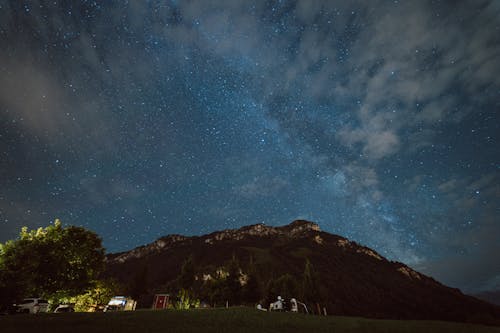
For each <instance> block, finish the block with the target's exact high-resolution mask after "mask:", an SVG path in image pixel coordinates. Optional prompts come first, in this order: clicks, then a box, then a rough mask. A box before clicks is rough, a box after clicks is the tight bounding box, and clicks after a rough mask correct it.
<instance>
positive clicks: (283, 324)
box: [0, 308, 500, 333]
mask: <svg viewBox="0 0 500 333" xmlns="http://www.w3.org/2000/svg"><path fill="white" fill-rule="evenodd" d="M0 332H2V333H8V332H9V333H10V332H16V333H19V332H37V333H39V332H50V333H58V332H70V333H80V332H82V333H83V332H85V333H89V332H106V333H114V332H116V333H128V332H130V333H132V332H133V333H147V332H150V333H153V332H228V333H229V332H230V333H239V332H258V333H266V332H375V333H376V332H408V333H409V332H440V333H442V332H450V333H460V332H498V333H500V328H499V327H487V326H481V325H470V324H460V323H449V322H440V321H398V320H372V319H363V318H354V317H332V316H329V317H317V316H307V315H301V314H291V313H267V312H261V311H258V310H255V309H251V308H230V309H210V310H189V311H173V310H170V311H135V312H119V313H60V314H40V315H14V316H1V317H0Z"/></svg>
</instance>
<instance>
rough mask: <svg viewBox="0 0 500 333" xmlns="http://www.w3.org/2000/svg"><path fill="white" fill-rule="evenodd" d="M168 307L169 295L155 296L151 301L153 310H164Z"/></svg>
mask: <svg viewBox="0 0 500 333" xmlns="http://www.w3.org/2000/svg"><path fill="white" fill-rule="evenodd" d="M169 305H170V295H169V294H156V295H155V297H154V299H153V306H152V308H153V310H161V309H166V308H167V307H168V306H169Z"/></svg>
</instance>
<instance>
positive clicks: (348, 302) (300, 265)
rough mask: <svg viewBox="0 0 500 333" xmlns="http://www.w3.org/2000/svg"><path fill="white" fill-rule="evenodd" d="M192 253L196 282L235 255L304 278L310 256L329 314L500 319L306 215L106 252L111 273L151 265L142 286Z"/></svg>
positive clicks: (487, 307)
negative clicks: (287, 221) (273, 223)
mask: <svg viewBox="0 0 500 333" xmlns="http://www.w3.org/2000/svg"><path fill="white" fill-rule="evenodd" d="M190 256H191V258H192V261H193V263H194V270H195V274H196V280H197V281H198V283H204V282H203V281H206V280H210V279H212V278H213V277H214V276H216V275H217V273H220V272H221V268H223V267H227V266H226V265H227V263H228V262H229V261H231V259H232V258H236V259H237V260H238V262H239V263H240V267H241V270H242V272H243V273H245V272H248V271H249V270H250V269H251V267H254V268H255V270H256V271H257V274H258V276H259V280H260V281H262V282H263V285H264V286H263V287H265V285H266V284H267V282H268V281H270V280H271V279H276V278H277V277H280V276H282V275H283V274H289V276H292V277H295V279H296V281H301V279H302V276H303V274H304V267H305V263H306V260H308V261H309V262H310V263H311V264H312V267H314V271H315V274H316V276H317V277H318V281H319V286H318V288H319V290H320V294H321V296H320V298H321V300H318V302H321V306H322V307H323V306H325V307H326V308H327V311H328V313H329V314H337V315H350V316H363V317H372V318H395V319H439V320H450V321H463V322H479V323H490V324H500V307H498V306H495V305H492V304H488V303H486V302H484V301H481V300H479V299H476V298H474V297H472V296H467V295H464V294H462V293H461V292H460V290H458V289H453V288H449V287H446V286H444V285H442V284H441V283H439V282H437V281H436V280H434V279H433V278H431V277H428V276H425V275H424V274H421V273H419V272H417V271H415V270H413V269H411V268H410V267H408V266H406V265H405V264H402V263H399V262H393V261H389V260H387V259H385V258H384V257H382V256H381V255H380V254H378V253H377V252H376V251H374V250H372V249H370V248H368V247H365V246H362V245H359V244H357V243H355V242H352V241H350V240H348V239H346V238H344V237H341V236H338V235H333V234H330V233H327V232H323V231H321V230H320V228H319V226H318V225H317V224H315V223H313V222H309V221H304V220H298V221H294V222H292V223H291V224H289V225H285V226H281V227H271V226H266V225H264V224H256V225H250V226H246V227H242V228H240V229H234V230H233V229H231V230H224V231H218V232H214V233H211V234H208V235H204V236H193V237H187V236H181V235H170V236H166V237H162V238H160V239H158V240H156V241H155V242H153V243H151V244H148V245H145V246H141V247H138V248H135V249H133V250H131V251H128V252H122V253H115V254H109V255H108V256H107V270H106V274H107V276H110V277H114V278H116V279H117V280H119V281H121V282H122V283H124V284H127V283H130V281H131V280H134V279H137V277H138V276H141V273H139V272H143V273H144V272H147V276H146V277H145V276H144V274H143V275H142V276H143V279H142V282H141V283H143V284H144V290H148V291H149V294H152V293H153V292H154V291H171V292H172V290H169V288H171V286H172V282H173V281H174V280H175V279H176V278H177V276H178V275H179V274H180V272H181V267H182V265H183V262H185V260H186V259H187V258H188V257H190ZM169 286H170V287H169ZM297 297H300V296H299V295H298V296H297ZM149 304H150V303H149ZM312 308H313V309H314V308H315V307H314V306H312Z"/></svg>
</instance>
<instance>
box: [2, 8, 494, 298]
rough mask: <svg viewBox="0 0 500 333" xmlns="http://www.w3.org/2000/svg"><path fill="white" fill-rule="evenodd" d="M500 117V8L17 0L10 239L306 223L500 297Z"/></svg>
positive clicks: (132, 236) (9, 66) (9, 39)
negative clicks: (34, 233)
mask: <svg viewBox="0 0 500 333" xmlns="http://www.w3.org/2000/svg"><path fill="white" fill-rule="evenodd" d="M458 3H459V4H458ZM499 112H500V1H495V0H492V1H480V0H472V1H460V2H456V1H363V2H358V1H313V0H311V1H308V0H306V1H297V2H295V1H275V2H273V1H249V0H241V1H236V0H228V1H180V0H177V1H176V0H171V1H101V2H99V1H21V0H12V1H6V0H0V241H1V242H3V241H6V240H8V239H12V238H15V237H16V236H17V234H18V232H19V230H20V228H21V227H22V226H24V225H26V226H29V227H30V228H34V227H39V226H46V225H48V224H49V223H51V222H52V221H53V220H54V219H55V218H60V219H61V220H62V221H63V223H65V224H74V225H81V226H84V227H86V228H89V229H91V230H93V231H95V232H97V233H98V234H99V235H100V236H101V237H102V239H103V243H104V246H105V247H106V249H107V251H108V252H114V251H124V250H128V249H131V248H133V247H135V246H139V245H142V244H145V243H149V242H151V241H154V240H155V239H156V238H158V237H160V236H164V235H167V234H171V233H180V234H186V235H200V234H205V233H209V232H212V231H215V230H221V229H226V228H237V227H240V226H243V225H248V224H255V223H266V224H268V225H283V224H287V223H289V222H291V221H292V220H294V219H298V218H303V219H308V220H312V221H315V222H317V223H318V224H319V225H320V227H321V228H322V229H323V230H324V231H328V232H332V233H336V234H340V235H342V236H345V237H348V238H349V239H351V240H354V241H356V242H358V243H361V244H363V245H366V246H369V247H371V248H373V249H375V250H376V251H378V252H380V253H381V254H382V255H384V256H386V257H387V258H389V259H391V260H397V261H402V262H404V263H406V264H408V265H410V266H411V267H413V268H415V269H417V270H419V271H421V272H423V273H426V274H430V275H431V276H433V277H435V278H436V279H438V280H440V281H441V282H444V283H446V284H448V285H451V286H454V287H459V288H462V289H463V290H465V291H468V292H474V291H479V290H488V289H489V290H491V289H499V288H500V260H499V259H498V255H499V253H500V220H499V219H500V148H499V140H500V113H499Z"/></svg>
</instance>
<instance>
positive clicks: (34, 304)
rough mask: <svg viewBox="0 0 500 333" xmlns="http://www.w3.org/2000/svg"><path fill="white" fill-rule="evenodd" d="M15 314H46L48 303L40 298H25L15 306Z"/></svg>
mask: <svg viewBox="0 0 500 333" xmlns="http://www.w3.org/2000/svg"><path fill="white" fill-rule="evenodd" d="M16 307H17V312H21V313H40V312H47V309H48V308H49V302H47V301H46V300H44V299H41V298H25V299H23V300H22V302H21V303H19V304H16Z"/></svg>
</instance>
